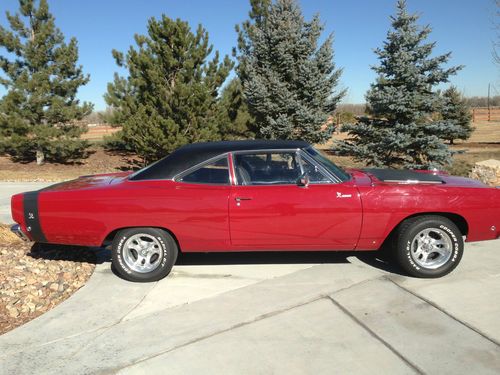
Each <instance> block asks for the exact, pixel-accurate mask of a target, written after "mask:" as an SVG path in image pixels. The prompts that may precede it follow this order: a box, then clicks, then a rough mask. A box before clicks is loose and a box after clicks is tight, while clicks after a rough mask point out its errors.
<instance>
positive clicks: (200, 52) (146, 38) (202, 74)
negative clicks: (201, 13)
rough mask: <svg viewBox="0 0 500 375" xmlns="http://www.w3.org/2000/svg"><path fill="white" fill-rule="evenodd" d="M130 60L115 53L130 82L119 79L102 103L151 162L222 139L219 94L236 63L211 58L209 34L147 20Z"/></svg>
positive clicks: (180, 24) (126, 137)
mask: <svg viewBox="0 0 500 375" xmlns="http://www.w3.org/2000/svg"><path fill="white" fill-rule="evenodd" d="M135 42H136V44H137V47H136V48H135V47H133V46H131V47H130V49H129V50H128V52H127V54H126V56H124V54H123V53H121V52H118V51H116V50H114V51H113V56H114V57H115V60H116V63H117V64H118V66H120V67H124V68H126V69H127V70H128V77H126V78H124V77H121V76H119V75H118V74H115V78H114V82H113V83H110V84H108V92H107V94H105V96H104V98H105V100H106V103H107V104H108V105H109V106H110V107H111V108H112V109H113V111H112V112H111V113H112V116H111V118H108V121H111V122H114V123H117V124H121V125H122V126H123V138H124V140H125V141H126V142H127V143H128V144H130V145H131V147H132V148H133V149H134V150H135V151H136V152H137V153H138V154H139V155H141V156H142V157H143V159H144V161H146V162H150V161H154V160H156V159H159V158H161V157H163V156H164V155H166V154H168V153H169V152H171V151H173V150H175V149H176V148H178V147H180V146H182V145H184V144H187V143H190V142H199V141H209V140H218V139H220V137H221V135H220V130H219V124H218V119H219V116H220V104H219V101H218V90H219V88H220V87H221V85H222V84H223V83H224V81H225V79H226V77H227V76H228V74H229V71H230V70H231V69H232V67H233V63H232V62H231V61H230V59H229V58H228V57H227V56H226V57H225V58H224V61H223V62H222V63H219V54H218V52H215V54H214V57H213V59H212V60H210V61H207V59H208V57H209V55H210V54H211V53H212V46H211V45H209V42H208V33H207V32H206V31H205V30H204V29H203V28H202V27H201V25H200V26H199V27H198V29H197V30H196V32H195V33H193V32H192V31H191V29H190V27H189V25H188V23H187V22H184V21H181V20H179V19H177V20H175V21H174V20H172V19H170V18H168V17H167V16H165V15H162V17H161V19H159V20H156V19H154V18H151V19H150V20H149V21H148V35H135Z"/></svg>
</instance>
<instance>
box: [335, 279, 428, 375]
mask: <svg viewBox="0 0 500 375" xmlns="http://www.w3.org/2000/svg"><path fill="white" fill-rule="evenodd" d="M378 279H381V278H378ZM372 280H373V279H372ZM346 289H347V288H346ZM326 299H328V300H329V301H330V302H331V303H332V304H333V305H334V306H336V307H338V308H339V309H340V310H341V311H342V312H343V313H344V314H346V315H347V316H348V317H349V318H350V319H351V320H352V321H353V322H355V323H356V324H357V325H359V326H360V327H361V328H363V329H364V330H365V331H366V332H368V334H369V335H370V336H372V337H373V338H374V339H376V340H377V341H379V342H380V343H382V345H384V346H385V347H386V348H387V349H389V350H390V351H391V352H392V353H394V354H395V355H396V356H397V357H398V358H399V359H401V360H402V361H403V362H404V363H406V364H407V365H408V366H409V367H410V368H411V369H412V370H414V371H415V373H417V374H425V372H424V371H423V370H422V369H421V368H419V367H418V366H417V365H416V364H415V363H413V362H412V361H410V360H409V359H408V358H406V357H405V356H403V355H402V354H401V353H400V352H399V351H398V350H397V349H396V348H395V347H394V346H392V345H391V344H389V343H388V342H387V341H385V340H384V339H383V338H382V337H381V336H379V335H378V334H376V333H375V331H373V330H372V329H370V327H368V326H367V325H366V324H365V323H363V322H362V321H361V320H359V319H358V318H357V317H356V316H354V315H353V314H352V313H351V312H350V311H349V310H348V309H347V308H346V307H344V306H343V305H342V304H340V303H339V302H338V301H337V300H336V299H335V298H333V297H332V296H331V295H328V296H327V297H326Z"/></svg>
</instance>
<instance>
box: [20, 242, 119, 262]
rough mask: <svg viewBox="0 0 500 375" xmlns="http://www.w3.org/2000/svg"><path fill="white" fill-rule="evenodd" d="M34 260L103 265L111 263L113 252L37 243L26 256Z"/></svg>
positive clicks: (101, 249) (102, 249)
mask: <svg viewBox="0 0 500 375" xmlns="http://www.w3.org/2000/svg"><path fill="white" fill-rule="evenodd" d="M26 255H27V256H29V257H32V258H34V259H47V260H65V261H70V262H77V263H78V262H79V263H91V264H102V263H106V262H110V261H111V252H110V251H109V250H108V249H105V248H100V247H86V246H71V245H54V244H42V243H37V242H35V243H34V244H33V245H32V246H31V249H30V252H29V253H27V254H26Z"/></svg>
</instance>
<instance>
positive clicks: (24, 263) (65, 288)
mask: <svg viewBox="0 0 500 375" xmlns="http://www.w3.org/2000/svg"><path fill="white" fill-rule="evenodd" d="M0 244H1V245H0V285H1V288H0V334H3V333H5V332H7V331H10V330H12V329H14V328H16V327H18V326H20V325H22V324H24V323H26V322H28V321H30V320H32V319H34V318H36V317H37V316H39V315H41V314H43V313H45V312H46V311H48V310H50V309H51V308H53V307H54V306H56V305H58V304H59V303H61V302H62V301H64V300H65V299H66V298H68V297H69V296H71V295H72V294H73V293H75V292H76V291H77V290H78V289H80V288H81V287H82V286H83V285H84V284H85V282H86V281H87V280H88V278H89V277H90V276H91V275H92V272H93V271H94V268H95V264H96V254H95V251H93V250H92V249H89V248H82V247H75V246H72V247H70V246H58V245H35V244H33V243H25V242H23V241H21V240H19V239H18V238H17V237H16V236H15V235H13V234H11V233H10V230H9V229H8V227H6V226H0Z"/></svg>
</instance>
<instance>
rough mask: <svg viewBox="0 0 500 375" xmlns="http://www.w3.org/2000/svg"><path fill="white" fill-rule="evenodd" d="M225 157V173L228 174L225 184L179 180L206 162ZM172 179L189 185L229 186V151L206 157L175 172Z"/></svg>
mask: <svg viewBox="0 0 500 375" xmlns="http://www.w3.org/2000/svg"><path fill="white" fill-rule="evenodd" d="M224 158H226V162H227V174H228V181H229V182H228V183H227V184H215V183H212V182H184V181H181V180H180V179H181V178H183V177H184V176H186V175H188V174H190V173H192V172H194V171H196V170H198V169H200V168H203V167H204V166H205V165H207V164H211V163H213V162H216V161H219V160H222V159H224ZM172 180H173V181H175V182H179V183H183V184H190V185H209V186H231V170H230V167H229V152H225V153H223V154H219V155H216V156H214V157H212V158H210V159H207V160H205V161H202V162H201V163H198V164H196V165H193V166H192V167H190V168H188V169H186V170H184V171H182V172H180V173H178V174H176V175H175V176H174V177H173V178H172Z"/></svg>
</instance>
